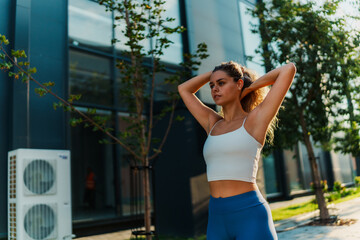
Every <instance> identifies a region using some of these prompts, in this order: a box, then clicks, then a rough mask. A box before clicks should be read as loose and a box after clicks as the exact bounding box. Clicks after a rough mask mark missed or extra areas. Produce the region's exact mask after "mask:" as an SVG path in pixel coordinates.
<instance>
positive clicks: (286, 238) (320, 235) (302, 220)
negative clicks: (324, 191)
mask: <svg viewBox="0 0 360 240" xmlns="http://www.w3.org/2000/svg"><path fill="white" fill-rule="evenodd" d="M313 198H314V196H306V197H300V198H296V199H293V200H290V201H282V202H274V203H270V208H271V209H275V208H278V207H285V206H288V205H292V204H295V203H301V202H306V201H309V200H311V199H313ZM328 208H329V211H330V214H338V215H339V217H340V218H344V219H345V218H346V219H350V218H351V219H357V222H356V223H354V224H352V225H350V226H306V224H307V223H309V222H311V220H312V218H314V217H316V216H319V210H316V211H314V212H310V213H304V214H301V215H297V216H294V217H292V218H289V219H285V220H281V221H276V222H275V228H276V231H277V232H278V237H279V240H293V239H294V240H296V239H301V240H303V239H304V240H307V239H311V240H313V239H316V240H318V239H319V240H325V239H326V240H355V239H359V240H360V198H356V199H353V200H349V201H346V202H342V203H338V204H336V205H335V204H331V205H329V206H328ZM130 236H131V230H126V231H120V232H115V233H108V234H102V235H94V236H89V237H83V238H76V239H78V240H108V239H111V240H127V239H129V238H130Z"/></svg>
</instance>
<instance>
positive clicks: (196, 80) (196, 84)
mask: <svg viewBox="0 0 360 240" xmlns="http://www.w3.org/2000/svg"><path fill="white" fill-rule="evenodd" d="M211 74H212V72H211V71H210V72H207V73H203V74H201V75H198V76H196V77H193V78H191V79H190V80H187V81H186V82H184V83H182V84H180V85H179V86H178V90H179V93H180V96H181V98H182V100H183V101H184V103H185V105H186V107H187V108H188V109H189V111H190V112H191V114H192V115H193V116H194V117H195V119H196V120H197V121H198V122H199V123H200V125H201V126H202V127H203V128H204V129H205V131H206V132H207V133H209V130H210V122H215V121H216V119H219V118H220V116H219V115H218V114H217V113H216V112H215V111H214V110H212V109H211V108H209V107H207V106H206V105H204V104H203V103H202V102H201V101H200V99H198V98H197V97H196V96H195V93H196V92H197V91H198V90H199V89H200V88H201V87H202V86H203V85H205V84H206V83H207V82H209V80H210V76H211Z"/></svg>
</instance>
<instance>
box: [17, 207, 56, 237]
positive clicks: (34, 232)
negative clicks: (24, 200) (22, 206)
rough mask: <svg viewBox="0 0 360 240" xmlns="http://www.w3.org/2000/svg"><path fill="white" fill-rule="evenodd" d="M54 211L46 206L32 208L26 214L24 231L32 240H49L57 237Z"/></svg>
mask: <svg viewBox="0 0 360 240" xmlns="http://www.w3.org/2000/svg"><path fill="white" fill-rule="evenodd" d="M55 221H56V213H55V212H54V209H53V208H51V207H50V206H49V205H46V204H37V205H34V206H32V207H31V208H30V209H29V210H28V211H27V212H26V214H25V218H24V229H25V231H26V233H27V234H28V235H29V237H31V238H32V239H48V238H50V237H52V238H53V237H56V236H54V235H56V234H55V231H54V230H55V226H56V225H55V223H56V222H55Z"/></svg>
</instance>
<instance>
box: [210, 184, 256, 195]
mask: <svg viewBox="0 0 360 240" xmlns="http://www.w3.org/2000/svg"><path fill="white" fill-rule="evenodd" d="M209 186H210V194H211V196H213V197H214V198H219V197H222V198H225V197H232V196H235V195H239V194H242V193H246V192H250V191H254V190H257V189H258V187H257V185H256V183H251V182H244V181H238V180H219V181H211V182H209Z"/></svg>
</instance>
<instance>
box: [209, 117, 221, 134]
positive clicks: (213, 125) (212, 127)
mask: <svg viewBox="0 0 360 240" xmlns="http://www.w3.org/2000/svg"><path fill="white" fill-rule="evenodd" d="M220 121H222V119H220V120H219V121H217V122H216V123H215V124H214V125H213V126H212V128H211V129H210V132H209V135H210V134H211V132H212V130H213V129H214V127H215V126H216V124H217V123H218V122H220Z"/></svg>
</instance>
